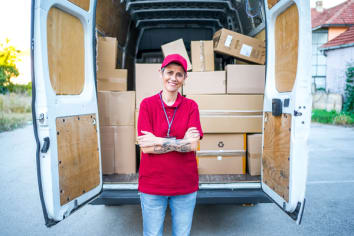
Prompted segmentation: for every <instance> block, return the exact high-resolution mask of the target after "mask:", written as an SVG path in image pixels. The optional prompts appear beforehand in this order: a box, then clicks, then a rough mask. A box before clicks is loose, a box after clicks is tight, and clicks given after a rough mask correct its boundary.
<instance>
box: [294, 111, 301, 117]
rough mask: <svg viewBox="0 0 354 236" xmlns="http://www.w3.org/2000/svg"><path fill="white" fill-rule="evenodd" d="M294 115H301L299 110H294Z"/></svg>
mask: <svg viewBox="0 0 354 236" xmlns="http://www.w3.org/2000/svg"><path fill="white" fill-rule="evenodd" d="M294 116H302V113H301V112H299V111H296V110H294Z"/></svg>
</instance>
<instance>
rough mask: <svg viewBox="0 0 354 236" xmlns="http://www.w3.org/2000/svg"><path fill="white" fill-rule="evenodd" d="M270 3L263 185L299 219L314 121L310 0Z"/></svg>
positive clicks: (267, 23)
mask: <svg viewBox="0 0 354 236" xmlns="http://www.w3.org/2000/svg"><path fill="white" fill-rule="evenodd" d="M268 2H269V1H268ZM267 4H268V3H267V1H265V15H266V25H267V70H266V86H265V94H264V115H263V121H264V123H263V131H264V135H263V158H262V189H263V191H264V192H265V193H266V194H267V195H268V196H269V197H270V198H271V199H273V201H274V202H275V203H276V204H277V205H278V206H280V207H281V208H282V210H284V211H285V212H287V213H289V214H291V213H294V212H296V215H294V214H293V215H292V218H293V219H294V220H296V221H297V223H299V222H300V220H301V215H302V211H303V206H304V199H305V190H306V179H307V165H308V149H307V139H308V135H309V131H310V123H311V102H312V97H311V89H310V88H311V75H310V71H311V61H310V60H311V14H310V6H309V4H310V3H309V2H308V1H298V0H295V1H290V0H283V1H277V2H276V3H275V2H274V5H273V4H271V5H267ZM294 31H295V32H294ZM294 35H295V36H296V35H297V37H294ZM279 44H280V45H279ZM283 51H284V52H287V53H283ZM265 139H267V140H265Z"/></svg>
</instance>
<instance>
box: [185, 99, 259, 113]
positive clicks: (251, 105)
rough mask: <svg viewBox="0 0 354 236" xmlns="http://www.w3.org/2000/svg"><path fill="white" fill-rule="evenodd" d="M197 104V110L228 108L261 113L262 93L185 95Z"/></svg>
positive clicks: (231, 110) (230, 110) (234, 110)
mask: <svg viewBox="0 0 354 236" xmlns="http://www.w3.org/2000/svg"><path fill="white" fill-rule="evenodd" d="M186 97H187V98H190V99H192V100H194V101H195V102H196V103H197V104H198V108H199V110H208V111H210V110H212V111H215V112H218V111H220V110H224V111H225V110H228V112H237V111H239V112H240V111H244V112H245V111H248V113H249V112H252V113H254V112H257V113H262V111H263V95H187V96H186Z"/></svg>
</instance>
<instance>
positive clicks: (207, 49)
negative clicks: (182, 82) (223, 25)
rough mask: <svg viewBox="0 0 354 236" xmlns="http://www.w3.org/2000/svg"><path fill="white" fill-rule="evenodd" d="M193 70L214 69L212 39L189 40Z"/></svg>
mask: <svg viewBox="0 0 354 236" xmlns="http://www.w3.org/2000/svg"><path fill="white" fill-rule="evenodd" d="M191 54H192V66H193V72H204V71H214V49H213V41H212V40H210V41H192V42H191Z"/></svg>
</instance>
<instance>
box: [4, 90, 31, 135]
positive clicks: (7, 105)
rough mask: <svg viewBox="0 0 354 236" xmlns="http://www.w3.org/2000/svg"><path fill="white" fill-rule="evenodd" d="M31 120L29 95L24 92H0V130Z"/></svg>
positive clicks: (16, 126) (21, 124)
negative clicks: (4, 93)
mask: <svg viewBox="0 0 354 236" xmlns="http://www.w3.org/2000/svg"><path fill="white" fill-rule="evenodd" d="M31 120H32V113H31V97H30V96H28V95H24V94H15V93H11V94H7V95H3V94H0V132H2V131H9V130H13V129H16V128H19V127H22V126H24V125H26V124H28V123H29V122H30V121H31Z"/></svg>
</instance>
